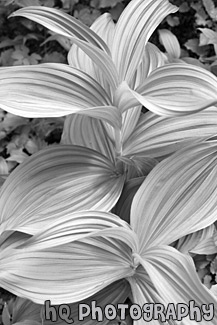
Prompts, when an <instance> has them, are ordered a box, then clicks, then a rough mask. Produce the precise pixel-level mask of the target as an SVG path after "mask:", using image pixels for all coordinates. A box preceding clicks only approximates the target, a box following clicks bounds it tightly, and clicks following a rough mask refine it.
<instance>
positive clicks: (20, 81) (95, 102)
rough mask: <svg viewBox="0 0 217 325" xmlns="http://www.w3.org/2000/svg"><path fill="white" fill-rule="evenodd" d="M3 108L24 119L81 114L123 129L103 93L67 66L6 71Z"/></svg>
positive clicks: (0, 101) (3, 74) (1, 90)
mask: <svg viewBox="0 0 217 325" xmlns="http://www.w3.org/2000/svg"><path fill="white" fill-rule="evenodd" d="M0 82H1V88H0V105H1V107H2V108H3V109H5V110H6V111H9V112H11V113H13V114H16V115H20V116H24V117H57V116H64V115H68V114H72V113H80V114H85V115H89V116H92V117H96V118H102V119H104V120H105V121H107V122H108V123H111V124H112V125H113V126H114V125H116V126H117V125H119V127H120V126H121V116H120V113H119V111H118V109H117V108H115V107H113V106H112V103H111V101H110V99H109V98H108V95H107V94H106V92H105V91H104V89H103V88H102V87H101V86H100V85H99V84H98V83H97V82H96V81H95V80H94V79H93V78H91V77H89V76H88V75H87V74H85V73H84V72H82V71H79V70H77V69H75V68H72V67H69V66H67V65H64V64H58V63H47V64H41V65H35V66H33V65H32V66H21V67H7V68H2V69H1V74H0Z"/></svg>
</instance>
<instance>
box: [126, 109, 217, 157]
mask: <svg viewBox="0 0 217 325" xmlns="http://www.w3.org/2000/svg"><path fill="white" fill-rule="evenodd" d="M216 129H217V108H216V107H210V108H207V109H206V110H204V111H202V112H198V113H195V114H192V115H187V116H178V117H175V116H174V117H163V116H157V115H155V114H153V113H152V112H147V113H145V114H143V115H142V116H141V117H140V120H139V123H138V125H137V126H136V128H135V129H134V131H133V133H132V135H131V136H130V137H129V138H128V140H127V141H126V142H125V143H124V144H123V155H124V156H134V155H135V156H144V157H145V156H146V157H152V158H163V157H166V156H168V155H170V154H172V153H174V152H175V151H177V150H179V149H182V148H185V147H186V146H188V145H190V144H192V142H200V141H201V140H202V139H204V138H205V137H210V136H212V135H215V134H216Z"/></svg>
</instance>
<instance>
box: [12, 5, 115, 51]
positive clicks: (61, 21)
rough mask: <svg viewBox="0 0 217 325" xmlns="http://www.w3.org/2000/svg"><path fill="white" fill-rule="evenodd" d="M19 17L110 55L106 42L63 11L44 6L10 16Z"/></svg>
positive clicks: (22, 10)
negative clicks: (79, 40) (74, 38)
mask: <svg viewBox="0 0 217 325" xmlns="http://www.w3.org/2000/svg"><path fill="white" fill-rule="evenodd" d="M17 16H22V17H25V18H28V19H31V20H33V21H35V22H37V23H39V24H41V25H43V26H45V27H47V28H48V29H50V30H52V31H53V32H55V33H57V34H60V35H63V36H66V37H72V36H75V37H77V38H79V39H81V40H84V41H87V42H89V43H91V44H93V45H95V46H96V47H98V48H100V49H101V50H103V51H105V52H107V53H108V54H109V53H110V51H109V49H108V47H107V45H106V44H105V42H103V40H102V39H101V38H100V37H99V36H98V35H97V34H96V33H94V32H93V31H92V30H91V29H90V28H88V27H87V26H86V25H84V24H83V23H82V22H81V21H79V20H78V19H75V18H74V17H72V16H70V15H68V14H66V13H64V12H63V11H61V10H57V9H54V8H49V7H43V6H29V7H25V8H22V9H19V10H17V11H16V12H13V13H12V14H11V15H10V17H17Z"/></svg>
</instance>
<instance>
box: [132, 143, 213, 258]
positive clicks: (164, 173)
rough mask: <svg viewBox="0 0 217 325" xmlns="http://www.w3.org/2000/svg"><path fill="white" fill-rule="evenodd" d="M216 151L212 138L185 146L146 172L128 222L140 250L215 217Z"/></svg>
mask: <svg viewBox="0 0 217 325" xmlns="http://www.w3.org/2000/svg"><path fill="white" fill-rule="evenodd" d="M216 151H217V142H216V141H210V142H207V143H206V142H205V143H201V144H195V145H192V146H189V147H187V148H185V149H183V150H180V151H178V152H177V153H175V154H173V155H172V156H170V157H169V158H167V159H164V160H163V161H162V162H160V163H159V164H158V165H157V166H155V167H154V168H153V170H152V171H151V172H150V173H149V174H148V176H147V177H146V179H145V181H144V182H143V183H142V185H141V186H140V188H139V190H138V191H137V193H136V194H135V196H134V199H133V202H132V206H131V225H132V228H133V229H134V231H135V232H136V233H137V234H138V237H139V238H140V243H141V251H142V252H143V251H144V250H145V249H146V247H149V246H156V245H159V244H163V245H164V244H171V243H172V242H174V241H175V240H177V239H179V238H181V237H183V236H185V235H187V234H189V233H192V232H195V231H198V230H200V229H203V228H205V227H207V226H209V225H211V224H212V223H213V222H214V221H215V220H216V210H217V204H216V195H217V178H216V173H217V156H216Z"/></svg>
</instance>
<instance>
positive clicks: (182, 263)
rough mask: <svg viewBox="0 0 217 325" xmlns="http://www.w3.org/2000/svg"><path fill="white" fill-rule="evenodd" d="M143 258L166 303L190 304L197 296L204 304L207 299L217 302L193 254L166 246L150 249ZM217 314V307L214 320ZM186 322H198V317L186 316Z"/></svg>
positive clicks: (197, 299) (184, 322)
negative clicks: (195, 263) (196, 268)
mask: <svg viewBox="0 0 217 325" xmlns="http://www.w3.org/2000/svg"><path fill="white" fill-rule="evenodd" d="M143 258H144V262H143V263H142V265H143V267H144V268H145V270H146V272H147V273H148V275H149V277H150V279H151V280H152V282H153V283H154V286H155V288H156V290H157V292H158V293H159V295H160V296H161V297H162V299H163V301H164V302H165V303H167V304H169V303H171V302H173V303H174V304H178V303H180V302H181V303H185V304H187V305H189V302H190V301H192V300H193V301H194V303H195V305H196V306H199V308H200V307H201V305H203V304H204V303H206V304H207V305H208V304H213V303H214V302H216V299H215V297H214V295H212V293H211V292H210V291H209V290H208V289H206V288H205V287H204V286H203V285H202V283H201V282H200V280H199V277H198V276H197V274H196V271H195V266H194V263H193V261H192V259H191V258H190V257H189V256H186V255H184V254H181V253H179V252H178V251H177V250H175V249H174V248H172V247H168V246H162V247H153V248H152V249H150V250H148V251H146V253H145V254H144V255H143ZM201 316H202V315H201ZM216 317H217V311H216V309H214V317H213V319H212V320H211V321H210V324H213V325H214V324H215V322H216ZM199 321H200V322H201V324H203V325H206V324H207V321H206V320H205V319H204V318H202V317H201V319H200V320H199ZM182 324H183V325H185V324H186V325H189V324H195V325H196V324H198V321H196V320H195V321H190V322H189V319H188V317H187V318H184V319H183V320H182Z"/></svg>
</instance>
